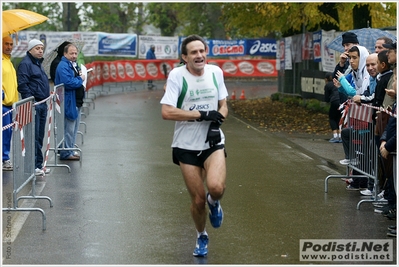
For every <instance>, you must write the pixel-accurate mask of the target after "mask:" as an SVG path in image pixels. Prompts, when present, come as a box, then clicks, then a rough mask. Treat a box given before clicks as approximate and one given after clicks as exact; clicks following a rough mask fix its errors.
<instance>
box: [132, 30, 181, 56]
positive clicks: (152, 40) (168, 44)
mask: <svg viewBox="0 0 399 267" xmlns="http://www.w3.org/2000/svg"><path fill="white" fill-rule="evenodd" d="M178 42H179V37H177V36H172V37H167V36H146V35H140V36H139V47H140V48H139V58H145V56H146V54H147V51H148V49H150V46H151V45H155V56H156V57H157V59H177V58H179V51H178V50H177V44H178Z"/></svg>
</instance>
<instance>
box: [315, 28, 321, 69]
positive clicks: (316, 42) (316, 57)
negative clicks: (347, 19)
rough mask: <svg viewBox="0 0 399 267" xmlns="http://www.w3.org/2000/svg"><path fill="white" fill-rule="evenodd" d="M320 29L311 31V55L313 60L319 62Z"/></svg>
mask: <svg viewBox="0 0 399 267" xmlns="http://www.w3.org/2000/svg"><path fill="white" fill-rule="evenodd" d="M321 36H322V34H321V30H320V31H317V32H314V33H313V56H314V58H313V59H314V61H315V62H321V45H322V44H321Z"/></svg>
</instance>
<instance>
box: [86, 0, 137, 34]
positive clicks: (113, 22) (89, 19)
mask: <svg viewBox="0 0 399 267" xmlns="http://www.w3.org/2000/svg"><path fill="white" fill-rule="evenodd" d="M142 5H143V3H131V2H126V3H125V2H121V3H113V2H112V3H111V2H109V3H87V2H85V3H83V5H82V13H83V18H84V24H85V30H89V31H103V32H111V33H127V32H129V31H131V30H132V29H133V30H134V31H135V32H136V31H141V30H142V26H143V20H142V16H141V15H142V13H141V14H140V10H142Z"/></svg>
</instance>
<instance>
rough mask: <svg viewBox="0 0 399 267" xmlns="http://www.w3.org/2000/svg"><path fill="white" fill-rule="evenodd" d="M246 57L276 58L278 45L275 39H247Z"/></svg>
mask: <svg viewBox="0 0 399 267" xmlns="http://www.w3.org/2000/svg"><path fill="white" fill-rule="evenodd" d="M246 42H247V44H246V47H247V50H246V52H245V54H246V55H250V56H263V57H276V53H277V43H276V40H275V39H246Z"/></svg>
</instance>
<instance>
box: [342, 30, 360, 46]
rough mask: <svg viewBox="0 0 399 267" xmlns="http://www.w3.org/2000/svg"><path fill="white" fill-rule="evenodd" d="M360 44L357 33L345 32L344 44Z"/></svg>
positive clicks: (343, 36)
mask: <svg viewBox="0 0 399 267" xmlns="http://www.w3.org/2000/svg"><path fill="white" fill-rule="evenodd" d="M348 43H351V44H358V43H359V41H358V40H357V35H356V34H355V33H353V32H345V33H344V34H342V45H344V44H348Z"/></svg>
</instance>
